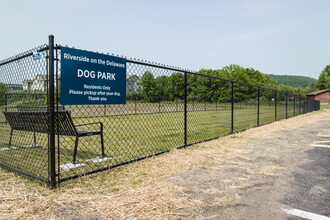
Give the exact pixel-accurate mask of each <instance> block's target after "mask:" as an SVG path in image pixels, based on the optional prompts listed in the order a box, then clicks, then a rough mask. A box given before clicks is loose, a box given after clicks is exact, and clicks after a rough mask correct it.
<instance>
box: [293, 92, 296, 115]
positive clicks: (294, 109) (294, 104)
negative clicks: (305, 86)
mask: <svg viewBox="0 0 330 220" xmlns="http://www.w3.org/2000/svg"><path fill="white" fill-rule="evenodd" d="M293 115H294V116H296V95H294V96H293Z"/></svg>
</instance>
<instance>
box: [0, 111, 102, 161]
mask: <svg viewBox="0 0 330 220" xmlns="http://www.w3.org/2000/svg"><path fill="white" fill-rule="evenodd" d="M3 114H4V115H5V117H6V120H7V122H8V123H9V125H10V127H11V131H10V140H9V147H8V148H10V147H11V141H12V135H13V131H14V130H17V131H29V132H33V133H34V144H35V145H36V137H35V133H49V131H50V129H49V115H50V114H49V112H48V111H47V109H46V108H24V109H23V108H22V109H19V111H3ZM93 124H99V125H100V130H98V131H86V130H80V129H79V130H78V129H77V127H79V128H81V127H86V126H88V125H93ZM54 129H55V134H56V135H65V136H73V137H76V140H75V147H74V153H73V164H76V156H77V149H78V141H79V138H80V137H86V136H92V135H100V137H101V150H102V157H104V143H103V124H102V122H94V123H88V124H79V125H75V124H74V123H73V121H72V118H71V115H70V112H69V111H68V110H64V109H59V110H58V111H55V123H54Z"/></svg>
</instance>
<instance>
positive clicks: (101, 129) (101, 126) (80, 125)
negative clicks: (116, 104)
mask: <svg viewBox="0 0 330 220" xmlns="http://www.w3.org/2000/svg"><path fill="white" fill-rule="evenodd" d="M93 124H100V132H103V123H102V122H93V123H87V124H79V125H75V127H82V126H87V125H93Z"/></svg>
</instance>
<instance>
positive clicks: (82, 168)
mask: <svg viewBox="0 0 330 220" xmlns="http://www.w3.org/2000/svg"><path fill="white" fill-rule="evenodd" d="M55 48H56V49H55V76H54V79H55V85H54V87H55V97H54V99H55V103H54V105H55V123H54V124H53V125H51V126H53V127H54V130H55V140H56V141H55V145H56V157H55V158H56V167H57V169H56V174H55V176H57V177H58V179H57V182H63V181H66V180H68V179H71V178H75V177H78V176H81V175H84V174H89V173H93V172H97V171H101V170H104V169H108V168H111V167H115V166H118V165H122V164H126V163H129V162H132V161H136V160H140V159H143V158H146V157H149V156H152V155H157V154H160V153H163V152H167V151H169V150H171V149H173V148H179V147H183V146H187V145H190V144H193V143H198V142H201V141H205V140H209V139H213V138H216V137H219V136H223V135H227V134H230V133H233V132H236V131H241V130H244V129H247V128H250V127H255V126H258V125H262V124H266V123H270V122H273V121H275V120H280V119H285V118H289V117H292V116H295V115H299V114H303V113H306V112H310V111H314V110H319V109H320V104H319V102H317V101H314V100H310V99H307V98H305V97H302V96H298V95H293V94H288V93H285V92H281V91H276V90H273V89H268V88H263V87H258V86H256V85H250V84H247V83H239V82H235V81H231V80H226V79H221V78H218V77H214V76H207V75H202V74H199V73H194V72H190V71H185V70H182V69H177V68H173V67H166V66H162V65H158V64H150V63H146V62H140V61H136V60H127V69H126V71H127V76H126V91H127V94H126V104H122V105H65V106H61V105H60V102H59V100H60V95H61V94H60V80H61V60H60V57H61V56H60V55H61V47H60V46H57V47H55ZM36 51H39V52H37V53H36ZM33 52H35V53H36V54H33ZM48 53H49V51H48V46H47V45H43V46H40V47H38V48H34V49H33V50H30V51H27V52H25V53H23V54H20V55H18V56H16V57H12V58H9V59H7V60H4V61H2V62H0V164H1V165H3V166H5V167H8V168H10V169H12V170H16V171H18V172H21V173H24V174H27V175H29V176H33V177H35V178H38V179H41V180H44V181H47V182H49V181H50V177H49V176H50V175H49V170H50V164H49V162H48V161H49V152H50V151H49V145H50V144H49V137H50V134H49V131H50V130H49V128H50V127H49V123H50V121H51V120H49V118H50V117H51V114H50V106H52V103H50V101H49V100H51V99H49V89H50V88H48V83H49V76H48V68H49V63H48V62H49V61H48Z"/></svg>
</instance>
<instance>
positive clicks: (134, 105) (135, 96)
mask: <svg viewBox="0 0 330 220" xmlns="http://www.w3.org/2000/svg"><path fill="white" fill-rule="evenodd" d="M136 100H137V96H135V100H134V112H135V114H136Z"/></svg>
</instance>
